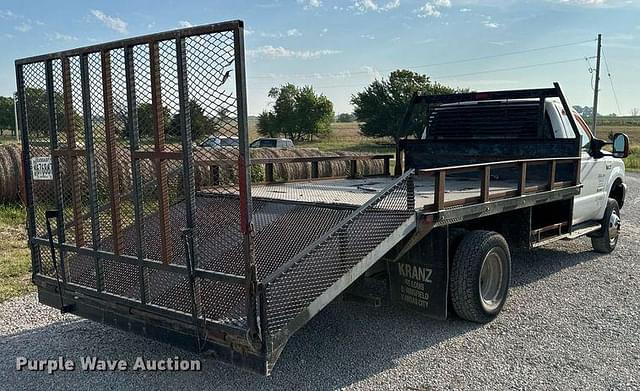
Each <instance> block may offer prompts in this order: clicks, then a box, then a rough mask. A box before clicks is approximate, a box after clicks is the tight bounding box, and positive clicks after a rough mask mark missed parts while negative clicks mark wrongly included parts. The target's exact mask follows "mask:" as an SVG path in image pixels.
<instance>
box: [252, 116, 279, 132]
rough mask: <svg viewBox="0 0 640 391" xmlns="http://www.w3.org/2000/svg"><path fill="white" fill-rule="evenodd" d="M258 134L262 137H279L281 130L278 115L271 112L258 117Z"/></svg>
mask: <svg viewBox="0 0 640 391" xmlns="http://www.w3.org/2000/svg"><path fill="white" fill-rule="evenodd" d="M257 126H258V133H259V134H260V135H261V136H267V137H278V135H279V133H280V130H279V129H278V123H277V121H276V115H275V114H274V113H273V112H271V111H266V110H265V111H263V112H262V113H260V114H259V115H258V124H257Z"/></svg>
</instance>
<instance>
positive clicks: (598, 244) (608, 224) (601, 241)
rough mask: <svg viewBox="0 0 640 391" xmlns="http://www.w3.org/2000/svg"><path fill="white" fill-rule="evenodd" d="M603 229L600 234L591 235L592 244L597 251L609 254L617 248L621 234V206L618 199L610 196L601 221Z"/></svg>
mask: <svg viewBox="0 0 640 391" xmlns="http://www.w3.org/2000/svg"><path fill="white" fill-rule="evenodd" d="M600 224H602V229H601V230H600V234H599V235H598V236H593V237H591V245H592V246H593V249H594V250H595V251H596V252H599V253H603V254H609V253H611V252H612V251H613V250H615V248H616V245H617V244H618V237H619V235H620V207H618V201H616V200H614V199H613V198H609V200H608V201H607V209H605V211H604V217H603V218H602V220H601V221H600Z"/></svg>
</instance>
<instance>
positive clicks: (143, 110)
mask: <svg viewBox="0 0 640 391" xmlns="http://www.w3.org/2000/svg"><path fill="white" fill-rule="evenodd" d="M162 119H163V122H164V124H165V125H169V124H170V122H171V112H170V111H169V108H167V107H162ZM167 131H168V129H165V133H166V132H167ZM125 132H126V128H125ZM153 132H154V130H153V106H152V105H151V103H140V104H138V133H139V134H140V137H141V138H146V137H153ZM127 135H128V134H125V137H126V136H127Z"/></svg>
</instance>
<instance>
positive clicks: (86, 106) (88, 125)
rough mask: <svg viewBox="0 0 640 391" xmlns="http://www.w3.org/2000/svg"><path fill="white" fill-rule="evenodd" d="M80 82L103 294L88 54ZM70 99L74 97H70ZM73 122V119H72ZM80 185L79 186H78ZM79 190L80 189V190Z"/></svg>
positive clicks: (82, 62)
mask: <svg viewBox="0 0 640 391" xmlns="http://www.w3.org/2000/svg"><path fill="white" fill-rule="evenodd" d="M80 80H81V85H82V116H83V118H84V150H85V153H86V158H87V178H88V180H89V209H90V211H91V241H92V242H93V245H92V247H93V250H94V255H93V257H94V259H95V268H96V289H97V290H98V292H101V291H102V290H103V288H104V286H103V285H104V284H103V279H102V277H103V274H102V265H101V263H100V256H99V255H98V252H97V251H98V250H99V249H100V219H98V194H97V179H96V166H95V159H94V158H95V156H94V150H93V149H94V148H93V120H92V118H91V117H92V115H91V99H90V96H91V95H90V94H91V92H90V86H89V59H88V55H87V54H82V55H81V56H80ZM69 99H70V100H71V99H72V97H71V95H69ZM71 120H72V121H73V118H71ZM77 185H79V184H77ZM78 190H79V189H78Z"/></svg>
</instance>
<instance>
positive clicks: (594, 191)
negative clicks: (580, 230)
mask: <svg viewBox="0 0 640 391" xmlns="http://www.w3.org/2000/svg"><path fill="white" fill-rule="evenodd" d="M563 114H564V113H563ZM572 114H573V116H574V118H575V121H576V125H577V126H578V132H579V133H580V139H581V145H582V149H581V154H582V160H581V166H580V182H581V183H582V185H583V187H582V190H581V191H580V194H578V195H577V196H576V197H575V199H574V204H573V224H580V223H583V222H585V221H589V220H598V219H600V217H601V216H598V214H599V212H600V209H601V208H600V207H601V205H602V203H603V201H604V200H603V197H604V196H605V189H604V188H605V184H606V179H607V169H606V162H605V159H603V158H600V159H595V158H594V157H593V156H592V155H591V153H590V151H591V149H590V146H591V140H592V138H593V136H592V134H591V130H590V129H589V126H588V125H587V124H586V122H584V120H583V119H582V117H581V116H580V115H579V114H577V113H572ZM563 117H564V118H563V122H565V118H566V115H564V116H563ZM566 122H567V123H568V122H569V121H568V118H566ZM568 129H571V127H569V128H568Z"/></svg>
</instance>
